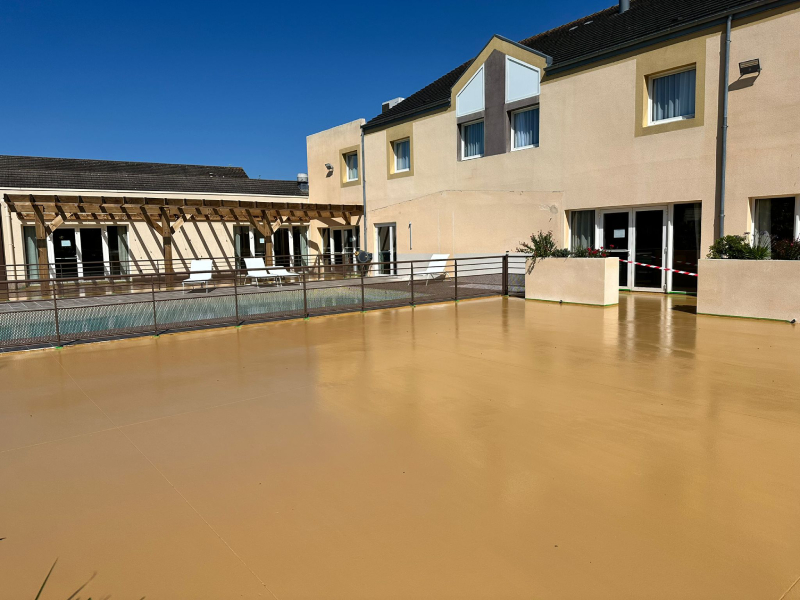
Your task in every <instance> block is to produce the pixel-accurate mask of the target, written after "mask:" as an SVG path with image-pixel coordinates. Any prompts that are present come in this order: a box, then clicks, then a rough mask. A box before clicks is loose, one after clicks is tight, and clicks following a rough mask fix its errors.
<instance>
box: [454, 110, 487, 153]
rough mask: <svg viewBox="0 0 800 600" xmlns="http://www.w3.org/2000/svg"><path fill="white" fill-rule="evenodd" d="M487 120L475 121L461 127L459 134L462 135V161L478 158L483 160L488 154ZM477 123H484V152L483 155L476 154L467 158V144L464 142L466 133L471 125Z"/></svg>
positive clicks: (462, 124)
mask: <svg viewBox="0 0 800 600" xmlns="http://www.w3.org/2000/svg"><path fill="white" fill-rule="evenodd" d="M484 121H485V119H475V120H474V121H469V122H468V123H461V125H460V126H459V133H460V135H461V160H475V159H476V158H483V157H484V155H485V154H486V123H485V122H484ZM476 123H483V152H482V153H481V154H476V155H475V156H467V152H466V150H467V144H466V142H465V141H464V131H465V130H466V128H467V127H469V126H470V125H475V124H476Z"/></svg>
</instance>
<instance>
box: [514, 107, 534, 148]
mask: <svg viewBox="0 0 800 600" xmlns="http://www.w3.org/2000/svg"><path fill="white" fill-rule="evenodd" d="M538 145H539V109H538V108H527V109H525V110H519V111H517V112H513V113H511V149H512V150H522V149H523V148H533V147H535V146H538Z"/></svg>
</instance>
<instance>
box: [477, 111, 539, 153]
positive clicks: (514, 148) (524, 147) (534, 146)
mask: <svg viewBox="0 0 800 600" xmlns="http://www.w3.org/2000/svg"><path fill="white" fill-rule="evenodd" d="M529 110H539V105H538V104H535V105H533V106H526V107H525V108H520V109H519V110H514V111H511V151H512V152H516V151H517V150H527V149H528V148H538V147H539V144H531V145H529V146H520V147H519V148H518V147H516V146H515V145H514V134H515V130H514V115H517V114H519V113H523V112H527V111H529ZM541 117H542V115H541V113H539V119H540V121H539V122H540V123H541ZM484 142H485V141H484Z"/></svg>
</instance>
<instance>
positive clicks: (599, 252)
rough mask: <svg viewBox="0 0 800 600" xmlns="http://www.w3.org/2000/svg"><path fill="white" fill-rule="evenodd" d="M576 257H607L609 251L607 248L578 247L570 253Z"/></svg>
mask: <svg viewBox="0 0 800 600" xmlns="http://www.w3.org/2000/svg"><path fill="white" fill-rule="evenodd" d="M570 256H572V257H574V258H606V257H607V256H608V252H607V251H606V249H605V248H600V249H597V248H583V247H581V248H576V249H575V250H573V251H572V252H571V253H570Z"/></svg>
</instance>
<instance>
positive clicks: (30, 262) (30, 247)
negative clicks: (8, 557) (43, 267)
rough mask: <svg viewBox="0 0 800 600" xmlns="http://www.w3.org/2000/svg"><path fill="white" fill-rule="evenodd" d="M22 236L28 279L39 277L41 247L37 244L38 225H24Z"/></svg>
mask: <svg viewBox="0 0 800 600" xmlns="http://www.w3.org/2000/svg"><path fill="white" fill-rule="evenodd" d="M22 237H23V238H24V241H25V243H24V246H25V277H26V279H39V249H38V246H37V245H36V227H34V226H33V225H24V226H23V227H22Z"/></svg>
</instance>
